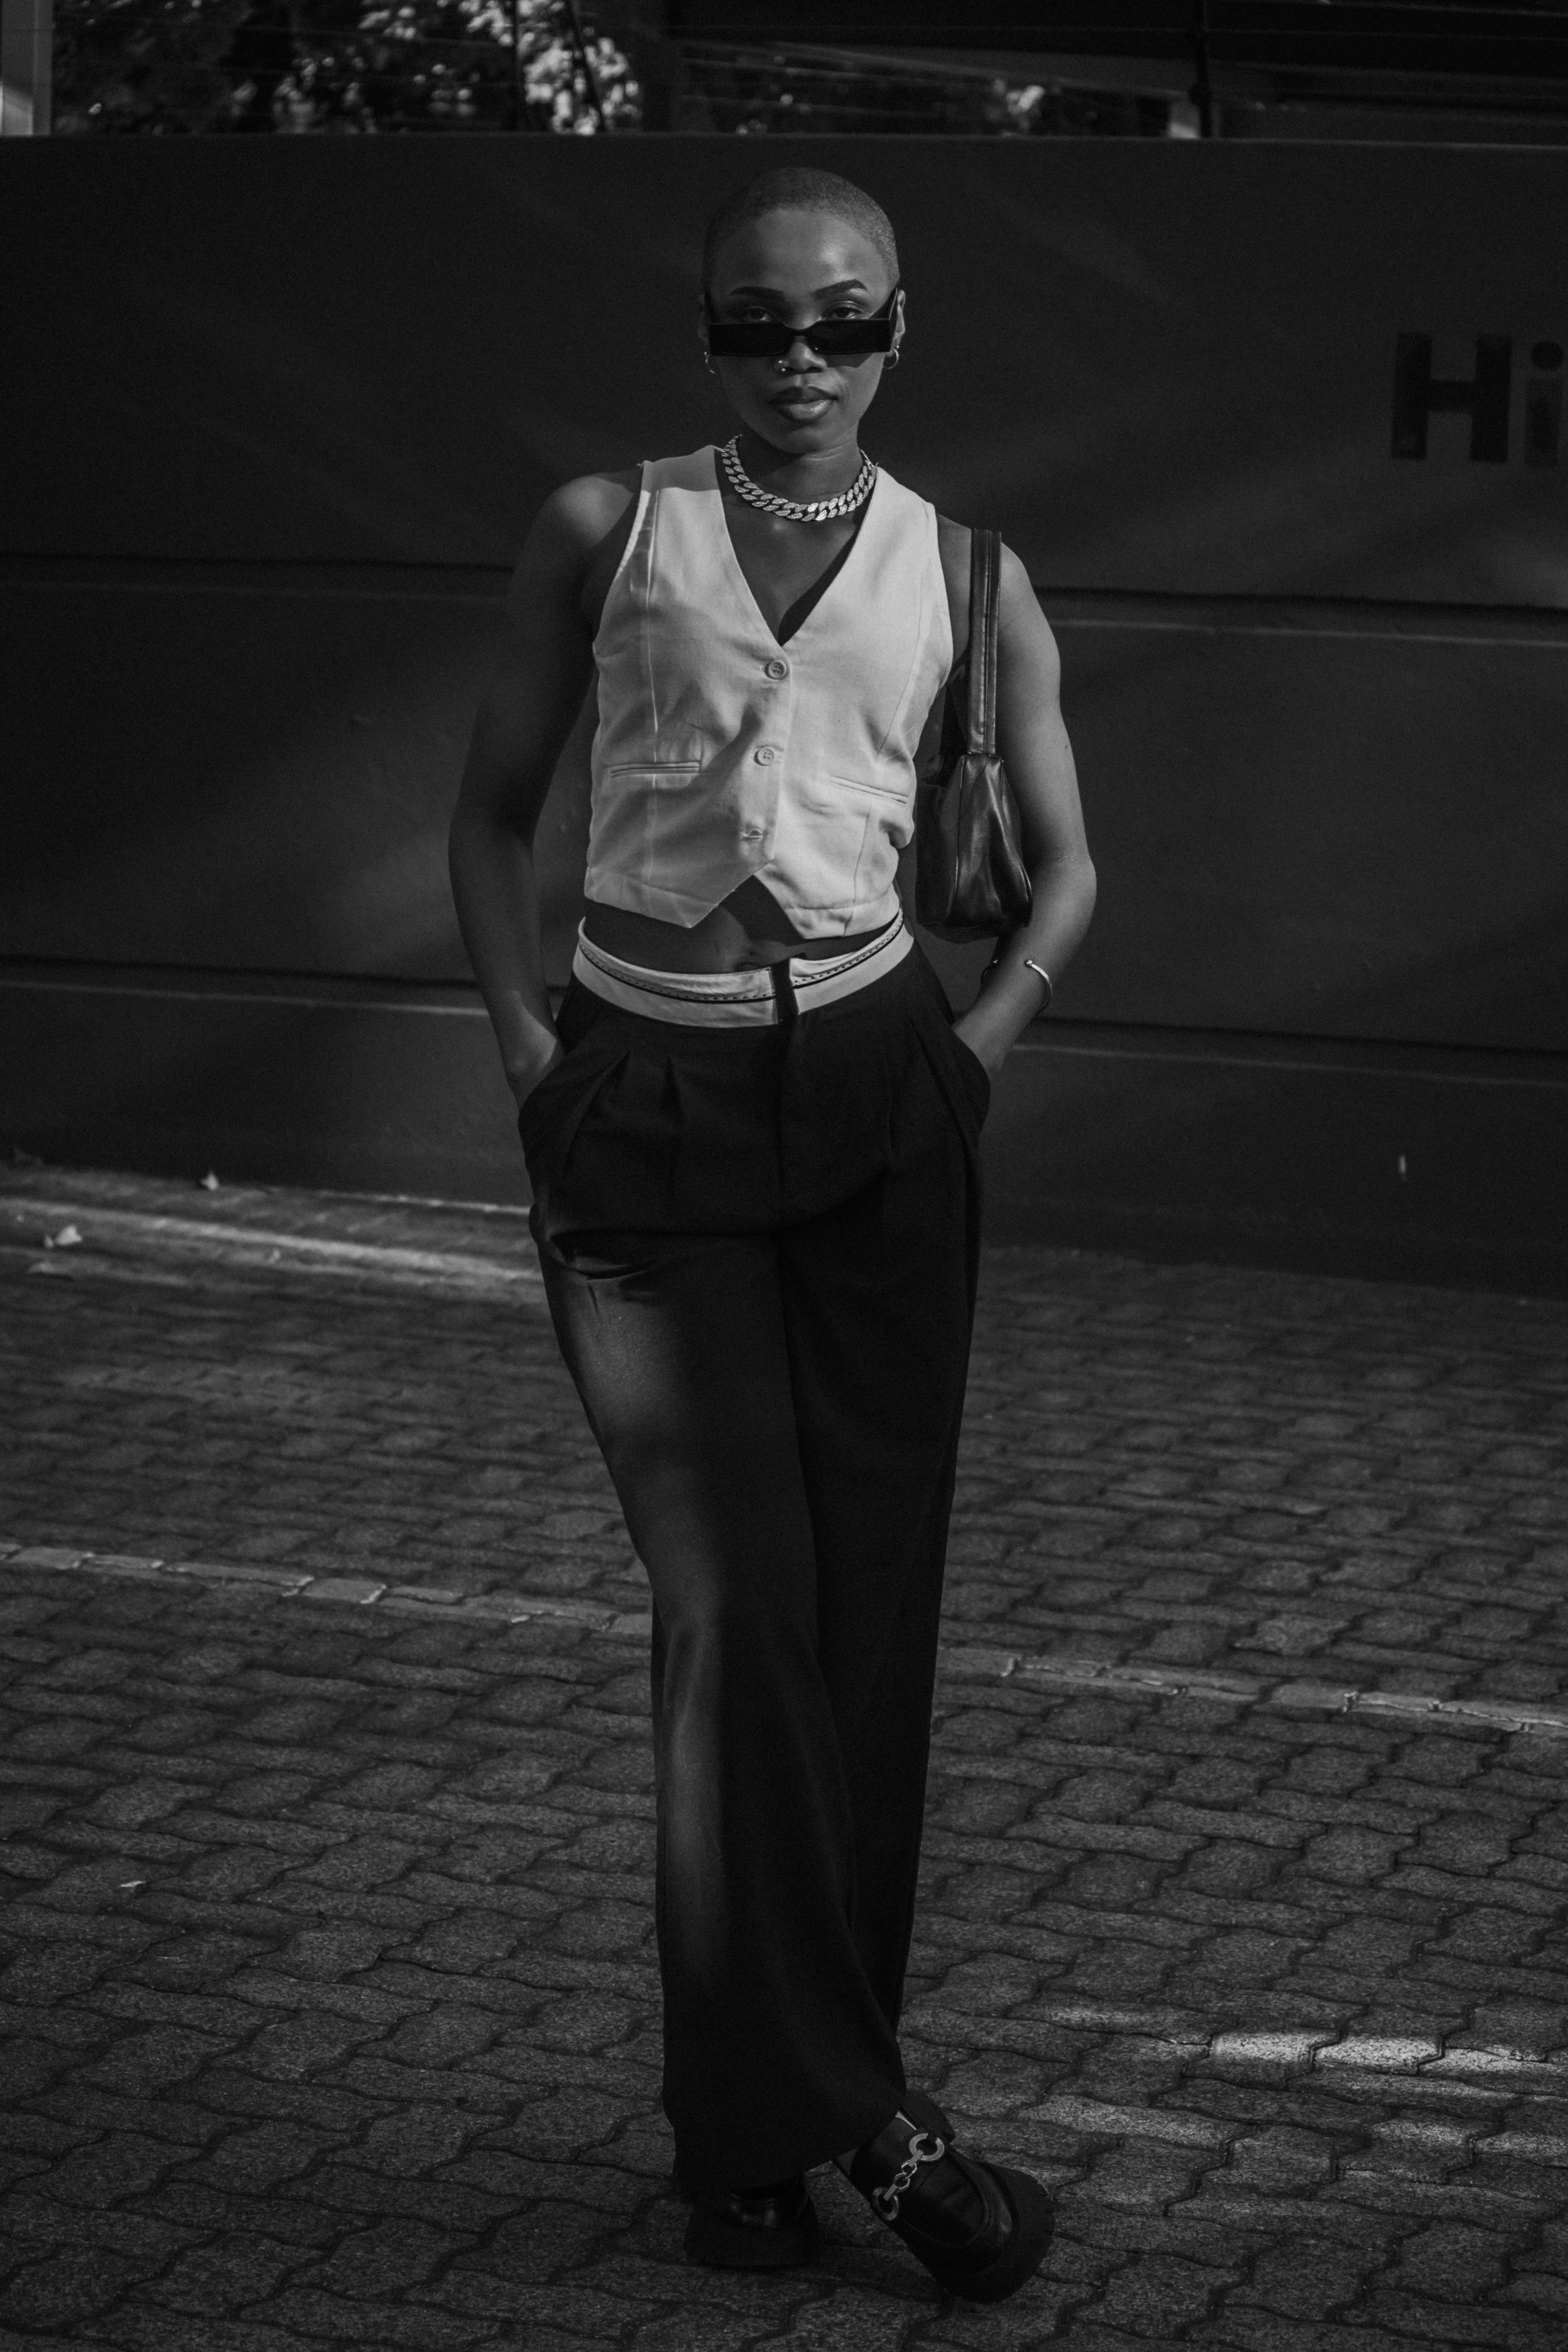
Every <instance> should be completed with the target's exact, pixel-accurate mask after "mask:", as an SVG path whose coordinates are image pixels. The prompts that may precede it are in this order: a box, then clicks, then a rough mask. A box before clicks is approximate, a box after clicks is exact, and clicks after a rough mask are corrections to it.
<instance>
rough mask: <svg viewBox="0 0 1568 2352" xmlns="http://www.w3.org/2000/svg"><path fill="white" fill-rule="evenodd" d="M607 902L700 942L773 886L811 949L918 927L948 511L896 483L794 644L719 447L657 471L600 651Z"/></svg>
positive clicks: (941, 647) (600, 894) (946, 662)
mask: <svg viewBox="0 0 1568 2352" xmlns="http://www.w3.org/2000/svg"><path fill="white" fill-rule="evenodd" d="M594 657H595V661H596V662H597V664H598V667H599V726H598V732H597V733H596V734H595V738H594V753H593V778H594V801H593V821H592V824H591V828H590V832H589V838H588V873H587V884H586V887H587V895H588V897H589V898H592V899H596V900H598V901H599V903H600V904H601V905H604V906H610V907H627V908H631V909H632V910H633V911H634V912H636V913H637V914H640V915H657V916H658V917H659V918H660V919H661V920H663V921H664V922H667V923H679V924H681V925H683V926H685V927H687V928H689V927H690V925H692V924H693V923H697V922H700V920H701V919H702V917H703V916H704V915H706V914H708V913H710V910H711V909H712V908H714V907H716V906H718V904H719V903H720V901H721V899H723V898H728V897H729V895H730V893H731V890H733V889H735V888H736V887H738V886H739V885H740V884H741V883H742V882H743V881H745V879H746V877H748V875H752V874H754V875H756V876H758V877H759V878H760V879H761V880H762V881H763V882H764V883H765V884H766V885H767V887H768V888H769V890H771V891H772V893H773V897H774V898H776V899H777V900H778V903H779V905H780V906H781V907H782V908H784V913H785V914H786V915H787V916H788V917H789V919H790V920H791V922H792V923H793V924H794V925H795V929H796V930H797V931H798V932H799V933H800V934H801V936H802V937H803V938H805V939H831V938H836V937H838V936H841V935H842V934H844V933H846V932H850V931H864V930H871V929H875V928H876V927H877V926H878V925H879V924H882V923H886V922H890V921H891V920H892V919H893V917H894V916H895V915H896V914H897V913H898V911H899V898H898V893H897V891H896V889H895V887H894V875H895V872H896V869H897V866H898V859H899V852H900V849H902V848H903V847H904V846H905V845H907V843H908V842H909V839H910V834H911V832H912V830H913V826H914V788H915V766H914V753H915V747H916V745H917V744H918V742H919V741H920V737H921V728H922V726H923V725H924V722H925V719H926V714H927V712H928V711H929V710H930V709H931V703H932V702H933V700H934V699H935V698H936V696H937V694H938V692H939V691H940V690H941V688H942V685H943V683H944V681H945V680H946V678H947V675H948V673H949V671H950V670H951V669H952V623H951V621H950V619H949V617H948V608H947V590H946V585H945V583H944V580H943V577H942V560H941V556H940V554H939V552H938V548H937V523H936V509H934V508H933V507H931V506H930V505H929V504H928V503H927V501H926V500H925V499H919V498H916V496H915V495H914V492H913V491H912V490H906V489H905V488H903V487H902V485H901V484H900V483H898V482H895V481H894V480H893V478H892V477H891V475H889V474H885V473H879V475H878V477H877V482H876V488H874V489H873V490H872V493H871V496H870V499H868V502H867V507H866V511H865V514H864V515H863V517H862V519H861V523H860V529H859V530H858V533H857V535H856V538H855V541H854V544H853V545H852V546H851V548H850V550H849V552H848V554H847V557H846V558H845V560H844V562H843V565H842V566H841V568H840V570H839V572H838V573H837V577H836V578H835V579H834V580H833V581H832V582H831V583H830V584H829V586H828V588H827V590H826V593H824V595H823V596H822V597H821V598H820V599H819V601H818V602H817V603H816V604H815V605H814V606H813V608H812V610H811V612H810V614H808V615H807V617H806V619H805V621H804V622H803V623H802V624H801V626H800V627H799V628H798V629H797V630H796V632H795V635H794V636H793V637H791V638H790V640H789V642H788V644H787V645H784V646H781V645H780V644H779V643H778V641H777V640H776V638H775V637H774V636H773V632H772V630H771V629H770V628H769V627H768V625H767V623H766V622H765V621H764V620H763V615H762V614H761V612H760V611H759V610H758V606H757V602H756V599H755V597H754V596H753V595H752V592H751V590H750V588H749V587H748V586H747V584H746V579H745V575H744V573H743V572H742V570H741V567H740V564H739V563H738V562H737V561H736V558H735V551H734V548H733V547H732V545H731V540H730V532H729V528H728V526H727V524H726V522H725V520H724V505H723V500H722V499H721V496H720V491H719V476H718V468H717V463H716V453H715V451H714V449H713V448H712V446H711V445H710V446H708V447H707V448H704V449H698V450H694V451H693V452H692V454H691V456H690V457H660V458H658V459H655V460H652V461H650V462H649V463H647V464H645V465H644V467H643V475H642V489H641V493H640V495H639V497H638V499H637V514H636V516H635V518H634V520H633V524H632V532H631V537H630V539H629V540H628V541H627V543H626V553H625V555H624V556H623V557H622V558H621V562H620V566H619V568H618V570H617V571H616V576H615V579H614V580H613V581H612V582H611V583H610V590H609V593H608V594H607V596H606V597H605V610H604V614H603V617H602V618H601V620H600V623H599V633H598V635H597V636H596V637H595V641H594Z"/></svg>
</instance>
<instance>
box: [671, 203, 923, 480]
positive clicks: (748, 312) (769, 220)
mask: <svg viewBox="0 0 1568 2352" xmlns="http://www.w3.org/2000/svg"><path fill="white" fill-rule="evenodd" d="M892 290H893V273H892V271H891V270H890V269H889V267H888V265H887V263H886V262H885V261H884V260H883V259H882V258H881V257H880V256H879V253H878V251H877V248H876V247H875V246H874V245H872V244H871V243H870V242H869V240H868V238H866V237H864V236H861V234H860V232H859V230H858V229H857V228H854V227H852V226H850V224H849V223H848V222H847V221H841V220H838V219H837V218H836V217H835V216H834V215H833V214H831V213H806V212H779V213H764V214H763V217H762V218H761V219H760V220H754V221H748V222H747V223H746V224H745V226H744V227H742V228H739V229H737V230H736V232H735V234H734V236H731V238H730V239H729V241H728V243H727V244H725V245H724V246H723V247H721V250H720V254H719V257H718V261H717V264H716V266H715V268H714V270H713V274H712V277H711V278H710V281H709V286H708V295H709V299H710V303H711V305H712V316H713V317H714V318H715V319H728V320H763V319H773V320H779V321H780V322H781V323H783V324H785V325H789V326H803V327H804V326H810V325H811V324H812V322H813V321H814V320H817V319H825V318H826V319H836V318H837V319H845V318H868V317H869V316H870V315H871V313H872V312H873V311H875V310H880V309H881V308H882V305H883V304H884V303H885V302H886V301H887V299H888V297H889V294H890V293H891V292H892ZM897 331H898V333H899V334H900V335H901V333H902V331H903V298H902V296H901V295H900V298H899V307H898V329H897ZM885 361H886V354H884V353H883V352H868V353H867V354H866V356H865V357H864V358H856V359H850V358H837V359H830V360H829V359H823V358H821V357H819V356H818V354H817V353H816V352H814V351H812V350H811V349H810V348H809V347H808V345H806V344H805V343H804V342H799V341H797V342H795V344H793V345H792V347H791V349H790V350H789V352H787V353H786V355H785V356H784V359H782V360H763V359H759V360H731V359H716V360H714V361H713V362H711V364H712V367H713V372H714V373H715V374H716V375H717V377H718V379H719V382H720V384H721V387H722V389H723V393H724V396H725V398H726V399H727V400H728V402H729V404H730V405H731V408H732V409H733V410H734V412H735V414H736V415H737V416H738V417H739V418H740V420H741V422H742V425H746V426H747V427H748V428H749V429H750V430H751V431H752V433H754V434H755V435H756V436H757V437H758V439H759V440H762V441H767V442H770V443H771V444H772V445H773V447H774V448H775V449H778V450H781V451H783V452H784V454H785V455H787V456H789V457H807V456H815V455H817V454H818V453H822V452H826V451H828V450H832V449H836V448H838V447H840V446H843V445H845V444H847V443H849V442H852V441H853V440H854V439H855V437H856V432H857V428H858V425H859V422H860V419H861V417H862V416H864V415H865V414H866V411H867V410H868V408H869V407H870V405H871V403H872V401H873V400H874V399H875V398H876V396H877V387H878V385H879V383H881V381H882V369H883V366H884V364H885Z"/></svg>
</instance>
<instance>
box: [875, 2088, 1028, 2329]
mask: <svg viewBox="0 0 1568 2352" xmlns="http://www.w3.org/2000/svg"><path fill="white" fill-rule="evenodd" d="M849 2178H850V2180H851V2181H852V2182H853V2183H854V2185H855V2187H856V2188H857V2189H858V2190H859V2191H860V2193H861V2195H862V2196H863V2197H864V2198H865V2199H866V2200H867V2201H868V2204H869V2205H870V2208H871V2210H872V2211H873V2212H874V2213H875V2214H876V2215H877V2217H878V2219H879V2221H886V2223H887V2224H888V2227H889V2229H890V2230H891V2231H894V2233H895V2234H896V2235H897V2236H898V2237H900V2238H901V2239H902V2240H903V2242H904V2243H905V2245H906V2246H908V2248H909V2250H910V2253H911V2254H913V2255H914V2256H915V2258H916V2260H917V2261H919V2262H921V2263H924V2264H925V2266H926V2268H927V2270H928V2271H930V2273H931V2276H932V2278H933V2279H935V2281H936V2283H937V2284H938V2286H940V2287H941V2288H942V2290H943V2291H944V2293H946V2294H952V2295H958V2296H961V2297H962V2298H963V2301H964V2302H965V2303H1000V2302H1001V2301H1002V2300H1003V2298H1004V2297H1005V2296H1006V2295H1009V2294H1016V2293H1017V2291H1018V2289H1019V2287H1021V2286H1022V2285H1023V2284H1024V2283H1025V2281H1026V2279H1030V2278H1033V2276H1034V2274H1035V2273H1036V2272H1037V2270H1038V2269H1039V2267H1040V2264H1041V2263H1042V2262H1043V2261H1044V2260H1045V2253H1046V2248H1047V2245H1049V2243H1050V2238H1051V2218H1052V2217H1051V2200H1050V2199H1049V2198H1048V2197H1047V2194H1046V2192H1045V2190H1044V2189H1042V2188H1041V2186H1040V2184H1039V2182H1038V2181H1037V2180H1034V2179H1031V2178H1030V2176H1029V2175H1028V2174H1027V2173H1026V2172H1016V2171H1015V2170H1014V2169H1013V2168H1012V2167H1011V2166H1010V2165H1005V2164H984V2163H982V2162H981V2160H980V2158H978V2157H973V2156H968V2155H966V2154H964V2153H963V2150H962V2149H960V2148H957V2147H954V2146H953V2132H952V2125H951V2124H950V2123H949V2121H948V2119H947V2117H946V2116H944V2115H943V2114H942V2109H941V2108H940V2107H939V2106H938V2105H937V2104H936V2101H935V2100H934V2099H931V2098H928V2097H927V2096H926V2095H925V2093H924V2092H923V2091H906V2092H905V2093H904V2096H903V2101H902V2104H901V2105H900V2109H899V2112H898V2114H897V2115H896V2116H894V2117H893V2119H892V2121H891V2123H889V2124H886V2125H884V2126H883V2128H882V2129H881V2130H880V2131H879V2133H878V2134H877V2135H876V2137H875V2138H874V2139H868V2140H867V2141H866V2142H865V2143H864V2144H863V2146H861V2147H858V2148H857V2149H856V2151H855V2156H854V2158H853V2161H852V2162H851V2164H850V2166H849Z"/></svg>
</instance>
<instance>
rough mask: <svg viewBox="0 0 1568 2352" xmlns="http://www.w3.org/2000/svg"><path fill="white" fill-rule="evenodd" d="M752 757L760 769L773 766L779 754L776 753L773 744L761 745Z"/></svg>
mask: <svg viewBox="0 0 1568 2352" xmlns="http://www.w3.org/2000/svg"><path fill="white" fill-rule="evenodd" d="M777 758H778V753H777V751H774V749H773V745H772V744H771V743H759V744H758V746H757V748H756V750H755V751H753V752H752V759H753V760H755V761H756V763H757V765H758V767H759V768H766V767H769V766H771V765H772V763H773V761H774V760H776V759H777Z"/></svg>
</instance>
